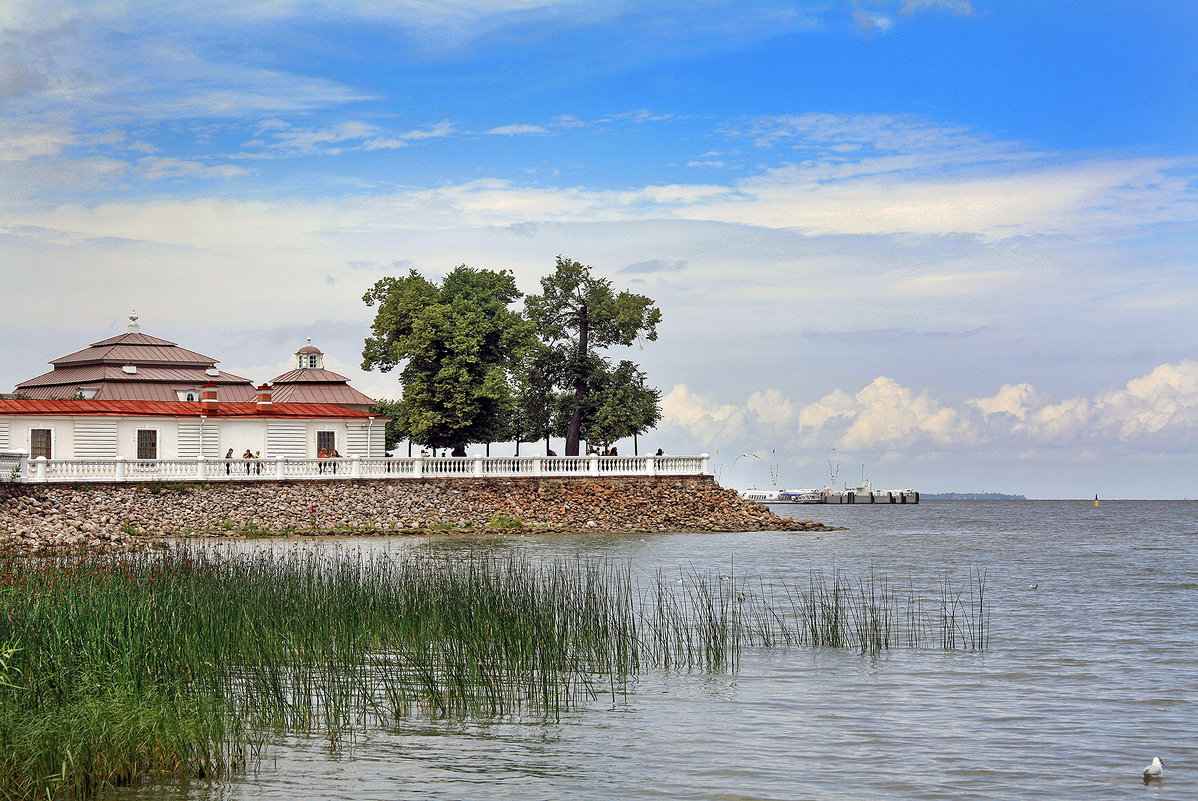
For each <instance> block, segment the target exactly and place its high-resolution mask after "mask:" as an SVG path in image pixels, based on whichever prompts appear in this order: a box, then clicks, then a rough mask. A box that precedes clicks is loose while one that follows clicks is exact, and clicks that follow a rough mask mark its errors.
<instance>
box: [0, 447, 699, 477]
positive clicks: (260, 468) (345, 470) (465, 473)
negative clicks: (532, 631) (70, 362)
mask: <svg viewBox="0 0 1198 801" xmlns="http://www.w3.org/2000/svg"><path fill="white" fill-rule="evenodd" d="M709 463H710V457H708V456H707V454H703V455H700V456H596V455H594V454H591V455H589V456H514V457H513V456H500V457H484V456H481V455H476V456H467V457H454V456H448V457H446V456H442V457H437V456H433V457H420V456H416V457H411V458H402V457H385V458H369V457H365V458H364V457H361V456H357V455H355V456H350V457H348V458H344V459H296V458H290V457H283V456H276V457H271V458H265V459H263V458H253V459H206V458H204V457H203V456H200V457H197V458H195V459H126V458H124V457H121V456H117V457H115V458H112V459H46V458H45V457H42V456H39V457H37V458H35V459H29V458H28V457H26V456H25V455H24V454H21V453H15V452H14V453H0V473H2V475H0V481H19V482H38V483H44V482H72V481H73V482H86V481H97V482H146V481H188V480H200V481H215V482H219V481H239V482H240V481H278V480H304V479H326V480H337V479H362V480H386V479H388V478H511V477H520V476H537V477H573V478H580V477H585V476H612V477H618V476H660V475H669V476H685V475H708V466H709Z"/></svg>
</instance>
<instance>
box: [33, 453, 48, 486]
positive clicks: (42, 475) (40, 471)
mask: <svg viewBox="0 0 1198 801" xmlns="http://www.w3.org/2000/svg"><path fill="white" fill-rule="evenodd" d="M34 463H35V467H34V471H33V480H34V481H45V480H46V457H45V456H39V457H37V458H36V459H34Z"/></svg>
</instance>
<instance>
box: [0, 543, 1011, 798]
mask: <svg viewBox="0 0 1198 801" xmlns="http://www.w3.org/2000/svg"><path fill="white" fill-rule="evenodd" d="M320 553H321V554H324V553H326V552H324V551H321V552H320ZM430 554H431V552H419V553H416V554H414V555H409V556H407V557H404V558H402V559H397V558H392V557H387V556H382V555H374V556H370V557H364V556H361V555H360V554H354V553H346V552H337V553H336V554H334V555H328V556H325V555H320V554H318V553H316V552H311V551H306V552H300V551H291V552H287V553H286V554H284V555H277V554H273V555H271V554H267V553H260V554H258V555H240V556H237V555H228V554H225V555H219V554H217V553H216V552H213V551H205V550H191V551H188V550H176V551H170V552H167V553H165V554H161V555H155V556H146V555H143V556H133V557H110V556H97V555H91V556H77V557H67V558H59V559H33V558H24V557H14V556H9V557H7V558H5V559H3V560H0V643H3V644H4V645H0V796H3V797H6V798H7V797H13V798H20V797H34V796H39V797H45V796H46V795H47V794H49V795H58V796H89V795H92V794H94V792H95V791H96V790H97V789H99V788H101V787H103V786H105V785H108V784H114V783H124V782H130V781H134V780H137V779H138V778H139V777H141V776H143V775H144V774H146V773H148V772H153V771H169V772H173V773H178V774H185V775H214V774H219V773H220V772H222V771H225V770H228V769H230V768H237V767H239V766H240V765H242V764H244V763H245V761H246V760H247V759H252V758H253V757H254V755H255V754H256V752H257V750H258V749H259V747H260V743H261V742H262V738H263V737H264V735H266V734H267V733H270V732H275V731H279V732H286V731H324V732H328V733H330V735H331V736H338V733H341V732H346V731H352V730H354V729H355V728H357V727H361V726H372V725H382V726H386V725H388V724H389V723H392V722H394V721H396V720H397V719H399V718H403V717H406V716H410V715H413V714H421V715H432V716H436V717H443V716H470V715H481V716H502V715H510V714H516V713H519V714H535V715H548V716H554V715H557V714H558V713H560V712H561V711H562V710H563V709H566V708H569V707H570V706H571V705H574V704H576V703H578V702H580V701H583V700H587V699H590V698H593V697H595V696H596V695H597V694H598V693H600V692H605V693H611V694H613V695H617V694H620V693H622V692H624V691H625V688H626V687H627V682H628V679H629V678H630V677H633V676H635V675H636V674H638V672H640V671H642V670H645V669H648V668H655V667H659V668H668V669H682V670H711V671H717V670H732V669H735V667H736V664H737V660H738V658H739V654H740V652H741V650H742V649H744V648H746V647H759V646H764V647H778V646H794V645H808V646H821V647H823V646H826V647H840V648H844V647H848V648H858V649H860V650H862V651H873V650H880V649H884V648H890V647H897V646H900V645H906V646H913V647H939V648H984V647H985V645H986V642H985V640H986V621H987V614H988V612H987V607H986V606H985V604H984V595H983V590H984V576H983V575H981V574H980V573H979V574H977V575H976V576H974V577H972V578H971V581H970V584H969V586H968V587H956V586H954V585H953V584H952V583H951V582H949V581H948V579H947V577H945V578H943V580H942V582H941V585H940V600H939V604H938V605H937V603H936V602H935V601H934V599H924V598H922V597H919V596H916V595H914V594H912V593H904V594H901V598H900V594H896V593H894V592H893V591H892V590H891V589H890V588H889V586H888V585H887V584H886V583H885V582H884V581H882V580H880V579H878V578H876V577H874V576H872V575H871V576H870V577H869V578H868V579H862V580H859V581H856V582H853V581H850V580H849V579H847V578H845V577H844V576H843V575H842V574H839V573H837V574H835V575H834V576H833V577H832V578H831V580H827V579H825V578H824V577H823V576H822V574H812V577H811V580H810V583H809V585H807V586H789V585H769V586H768V587H767V586H766V585H765V584H763V583H761V582H758V583H757V584H756V585H753V586H750V585H749V584H748V583H746V582H736V581H721V580H720V577H718V576H710V577H708V576H703V575H700V574H698V573H691V574H690V575H689V576H683V577H680V578H681V579H682V580H680V581H673V580H671V579H669V578H668V577H666V576H664V575H660V574H659V575H658V576H657V577H656V579H655V580H653V581H651V582H650V584H649V586H648V587H641V586H640V585H639V584H638V582H637V581H636V580H635V579H634V577H633V576H632V573H631V568H630V566H628V565H626V564H625V565H619V564H615V563H612V562H605V561H587V560H579V561H575V562H548V563H543V564H534V563H532V562H530V561H528V560H526V559H524V558H522V557H520V556H512V555H503V556H494V555H487V554H485V553H482V554H472V555H465V556H461V555H454V556H436V555H435V554H433V555H430ZM975 586H976V590H975ZM925 603H927V604H928V607H927V608H928V609H929V610H930V611H929V612H925V611H924V604H925ZM899 609H905V611H906V614H905V615H899V614H897V610H899ZM936 610H939V611H938V612H937V611H936Z"/></svg>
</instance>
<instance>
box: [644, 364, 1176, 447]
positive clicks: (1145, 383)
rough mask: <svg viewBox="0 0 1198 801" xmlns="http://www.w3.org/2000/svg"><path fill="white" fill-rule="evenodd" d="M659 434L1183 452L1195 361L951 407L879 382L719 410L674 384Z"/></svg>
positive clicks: (771, 393) (773, 393)
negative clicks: (1086, 391) (1088, 392)
mask: <svg viewBox="0 0 1198 801" xmlns="http://www.w3.org/2000/svg"><path fill="white" fill-rule="evenodd" d="M662 412H663V420H662V427H663V429H666V430H671V429H674V430H680V431H682V432H685V433H686V434H688V435H689V436H691V437H693V438H694V439H696V440H697V441H699V442H701V443H703V444H712V443H719V442H720V441H728V440H729V439H732V438H734V435H737V436H743V437H744V440H743V441H746V442H748V443H749V444H750V445H751V446H756V447H759V448H760V447H765V448H767V449H768V448H771V447H775V446H779V445H781V446H784V447H787V448H790V449H793V450H802V449H808V450H809V449H821V448H840V449H843V450H846V451H850V452H857V453H873V454H880V453H889V454H891V455H894V454H896V453H908V454H914V453H919V452H926V451H936V452H942V453H943V452H949V453H951V452H962V453H965V452H973V451H975V450H976V449H977V448H978V447H986V448H988V449H992V450H994V451H996V452H1004V453H1007V454H1008V455H1030V454H1033V453H1035V452H1036V450H1037V449H1041V448H1053V449H1062V448H1065V449H1073V450H1074V451H1075V452H1076V453H1077V454H1082V453H1086V452H1096V451H1098V452H1101V451H1111V450H1123V449H1126V448H1138V449H1143V448H1146V447H1147V448H1154V449H1157V450H1166V451H1167V450H1176V451H1184V452H1188V451H1189V450H1190V449H1191V448H1192V447H1193V445H1194V444H1195V442H1198V362H1195V361H1191V360H1185V361H1181V362H1177V363H1174V364H1163V365H1160V366H1159V367H1157V368H1155V369H1154V370H1152V371H1151V372H1150V373H1148V374H1147V375H1144V376H1141V377H1139V378H1134V379H1132V380H1130V381H1128V382H1127V384H1126V385H1125V386H1124V387H1122V388H1120V389H1114V390H1108V391H1104V392H1100V393H1097V394H1096V395H1094V396H1092V397H1073V398H1065V399H1060V400H1052V399H1049V398H1047V397H1045V396H1043V395H1042V394H1041V393H1038V392H1037V391H1036V390H1035V389H1034V388H1033V387H1032V386H1031V385H1029V384H1026V383H1021V384H1007V385H1004V386H1002V387H1000V388H999V389H998V391H996V392H995V393H994V394H992V395H989V396H985V397H979V398H971V399H969V400H966V401H965V402H963V403H961V404H959V405H949V404H945V403H943V402H941V401H940V400H938V399H937V398H936V397H935V396H934V395H933V394H932V393H931V391H929V390H926V389H925V390H916V389H913V388H911V387H907V386H903V385H902V384H900V383H899V382H898V381H895V380H894V379H892V378H888V377H885V376H880V377H878V378H876V379H874V380H873V381H872V382H871V383H870V384H869V385H867V386H865V387H864V388H862V389H861V390H859V391H858V392H856V393H854V394H849V393H847V392H845V391H843V390H840V389H837V390H834V391H832V392H830V393H828V394H827V395H825V396H824V397H822V398H820V399H819V400H818V401H816V402H814V403H810V404H807V405H805V406H801V407H800V406H798V405H797V404H795V403H794V402H793V401H792V400H790V399H789V398H787V397H785V396H784V394H783V393H782V392H781V391H780V390H777V389H769V390H764V391H759V392H754V393H752V394H751V395H749V397H748V398H747V399H746V400H745V402H744V403H743V404H739V405H738V404H733V403H719V402H717V401H715V400H714V398H712V397H711V396H703V395H696V394H694V393H692V392H691V391H690V390H689V389H688V388H687V387H686V386H685V385H681V384H680V385H678V386H676V387H674V389H673V390H672V391H671V392H670V393H668V394H667V395H666V396H665V398H664V399H663V402H662Z"/></svg>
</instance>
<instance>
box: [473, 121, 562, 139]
mask: <svg viewBox="0 0 1198 801" xmlns="http://www.w3.org/2000/svg"><path fill="white" fill-rule="evenodd" d="M483 133H486V134H491V135H493V136H522V135H525V134H547V133H549V129H548V128H546V127H544V126H542V125H528V124H527V123H514V124H512V125H500V126H499V127H497V128H491V129H490V130H488V131H484V132H483Z"/></svg>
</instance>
